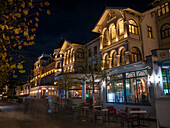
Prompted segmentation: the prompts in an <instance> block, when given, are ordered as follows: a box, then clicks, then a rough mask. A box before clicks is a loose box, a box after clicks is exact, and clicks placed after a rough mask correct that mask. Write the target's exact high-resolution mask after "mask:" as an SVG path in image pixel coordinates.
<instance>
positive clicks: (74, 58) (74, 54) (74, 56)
mask: <svg viewBox="0 0 170 128" xmlns="http://www.w3.org/2000/svg"><path fill="white" fill-rule="evenodd" d="M75 59H76V58H75V51H73V62H74V61H75Z"/></svg>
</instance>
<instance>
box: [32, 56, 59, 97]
mask: <svg viewBox="0 0 170 128" xmlns="http://www.w3.org/2000/svg"><path fill="white" fill-rule="evenodd" d="M54 75H55V61H53V57H52V56H51V55H48V54H42V55H41V56H40V57H39V58H38V60H37V61H36V62H35V63H34V67H33V70H32V75H31V80H30V84H31V90H30V96H32V97H36V98H43V97H46V96H49V95H56V86H55V85H54Z"/></svg>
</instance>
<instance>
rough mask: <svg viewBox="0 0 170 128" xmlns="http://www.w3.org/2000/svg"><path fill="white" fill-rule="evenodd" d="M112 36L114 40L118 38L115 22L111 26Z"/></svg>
mask: <svg viewBox="0 0 170 128" xmlns="http://www.w3.org/2000/svg"><path fill="white" fill-rule="evenodd" d="M109 31H110V38H111V39H112V40H113V39H115V38H116V28H115V25H114V24H112V25H111V26H110V30H109Z"/></svg>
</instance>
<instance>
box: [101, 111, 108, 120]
mask: <svg viewBox="0 0 170 128" xmlns="http://www.w3.org/2000/svg"><path fill="white" fill-rule="evenodd" d="M108 111H109V109H102V114H103V122H104V121H106V115H107V112H108Z"/></svg>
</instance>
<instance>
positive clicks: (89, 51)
mask: <svg viewBox="0 0 170 128" xmlns="http://www.w3.org/2000/svg"><path fill="white" fill-rule="evenodd" d="M88 53H89V57H91V55H92V54H91V49H89V50H88Z"/></svg>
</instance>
